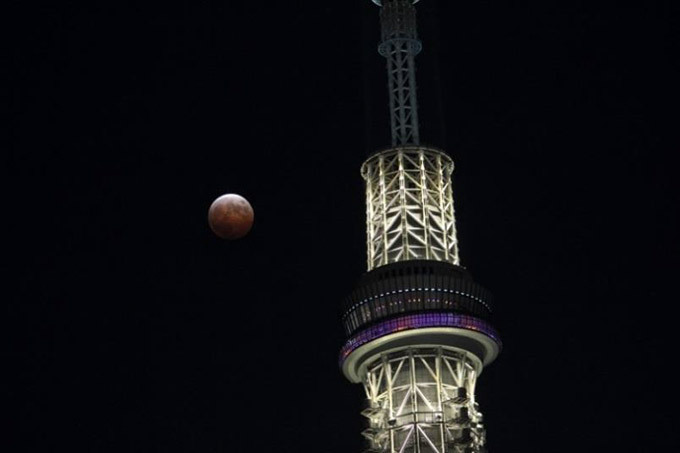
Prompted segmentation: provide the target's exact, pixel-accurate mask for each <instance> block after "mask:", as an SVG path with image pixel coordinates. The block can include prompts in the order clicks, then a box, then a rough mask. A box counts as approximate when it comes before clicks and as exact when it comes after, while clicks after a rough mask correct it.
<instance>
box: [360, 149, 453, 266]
mask: <svg viewBox="0 0 680 453" xmlns="http://www.w3.org/2000/svg"><path fill="white" fill-rule="evenodd" d="M452 171H453V161H451V158H450V157H448V156H447V155H446V154H444V153H443V152H441V151H437V150H435V149H431V148H424V147H416V146H406V147H400V148H396V149H390V150H387V151H383V152H379V153H377V154H375V155H374V156H372V157H371V158H369V159H368V160H367V161H366V162H365V163H364V165H363V166H362V168H361V175H362V176H363V178H364V180H365V181H366V231H367V249H368V269H369V270H371V269H373V268H376V267H378V266H382V265H384V264H389V263H394V262H397V261H403V260H412V259H427V260H438V261H447V262H449V263H452V264H459V259H458V241H457V239H456V222H455V217H454V211H453V195H452V192H451V172H452Z"/></svg>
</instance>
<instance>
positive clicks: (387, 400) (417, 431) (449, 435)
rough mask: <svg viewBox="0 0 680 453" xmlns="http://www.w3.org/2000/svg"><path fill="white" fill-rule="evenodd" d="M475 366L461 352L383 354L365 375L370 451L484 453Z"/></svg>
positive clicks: (429, 350) (427, 350)
mask: <svg viewBox="0 0 680 453" xmlns="http://www.w3.org/2000/svg"><path fill="white" fill-rule="evenodd" d="M476 380H477V372H476V370H475V366H474V364H473V362H472V360H470V358H469V357H468V354H466V353H465V352H456V351H451V350H446V349H443V348H441V347H438V348H431V347H430V348H421V349H414V348H404V349H402V350H399V351H395V352H392V353H390V354H383V355H382V356H381V357H380V359H379V360H377V361H375V362H374V363H373V365H372V366H370V367H369V369H368V371H367V376H366V379H365V381H364V388H365V390H366V396H367V399H368V407H367V408H366V409H365V410H364V411H363V412H362V414H363V415H364V416H365V417H367V418H368V420H369V427H368V428H367V429H365V430H364V431H363V432H362V434H363V435H364V437H366V438H367V439H368V440H369V442H370V448H371V450H370V451H375V452H389V453H396V452H403V453H443V452H451V453H459V452H461V453H462V452H478V451H484V450H483V449H484V444H485V443H486V439H485V432H484V428H483V426H482V423H481V422H482V414H481V413H480V412H479V411H478V409H477V403H475V401H474V390H475V384H476Z"/></svg>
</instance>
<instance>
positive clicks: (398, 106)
mask: <svg viewBox="0 0 680 453" xmlns="http://www.w3.org/2000/svg"><path fill="white" fill-rule="evenodd" d="M416 1H417V0H373V2H374V3H376V4H377V5H379V6H381V11H380V21H381V28H382V41H381V43H380V45H379V48H378V49H379V52H380V54H381V55H383V56H385V57H386V58H387V72H388V88H389V96H390V116H391V132H392V148H390V149H386V150H382V151H378V152H376V153H374V154H373V155H371V156H370V157H369V158H368V159H367V160H366V161H365V162H364V164H363V165H362V167H361V175H362V177H363V178H364V181H365V184H366V236H367V237H366V244H367V262H368V272H367V273H366V274H364V275H363V276H362V277H361V279H360V280H359V282H358V284H357V285H356V286H355V288H354V290H353V291H352V292H351V294H350V295H349V296H348V297H347V299H346V301H345V307H344V310H343V316H342V322H343V325H344V328H345V332H346V334H347V341H346V342H345V344H344V346H343V347H342V348H341V351H340V366H341V368H342V371H343V373H344V375H345V376H346V377H347V379H349V380H350V382H354V383H362V384H363V386H364V389H365V390H366V397H367V408H366V409H365V410H364V411H363V412H362V414H363V415H364V416H366V417H367V418H368V425H369V426H368V427H367V428H366V429H365V430H364V431H363V433H362V434H363V435H364V437H365V438H366V439H367V440H368V443H369V445H368V450H367V451H368V452H375V453H379V452H382V453H482V452H486V433H485V430H484V427H483V425H482V415H481V413H480V411H479V409H478V405H477V403H476V401H475V384H476V380H477V377H478V376H479V375H480V374H481V372H482V370H483V369H484V367H485V366H486V365H488V364H489V363H491V362H492V361H493V360H494V359H495V358H496V356H497V355H498V354H499V352H500V349H501V340H500V336H499V334H498V332H497V331H496V330H495V328H494V327H493V324H492V323H491V316H492V302H491V299H492V297H491V294H490V293H489V292H488V291H487V290H486V289H484V288H483V287H482V286H480V285H478V284H477V283H475V282H474V280H473V279H472V276H471V275H470V273H469V272H468V271H467V270H466V269H464V268H463V267H461V266H460V260H459V257H458V240H457V237H456V224H455V223H456V222H455V215H454V208H453V194H452V187H451V174H452V172H453V161H452V160H451V158H450V157H448V156H447V155H446V154H445V153H444V152H443V151H440V150H438V149H435V148H431V147H425V146H421V145H420V144H419V141H420V138H419V132H418V114H417V105H416V85H415V55H416V54H417V53H418V52H419V51H420V49H421V44H420V41H418V39H417V34H416V16H415V8H414V6H413V4H414V3H416Z"/></svg>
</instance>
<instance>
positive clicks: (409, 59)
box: [374, 0, 422, 147]
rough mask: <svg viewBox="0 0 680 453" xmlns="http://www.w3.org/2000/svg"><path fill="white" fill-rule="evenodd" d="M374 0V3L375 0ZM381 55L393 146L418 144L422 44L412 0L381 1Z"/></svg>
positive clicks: (379, 50)
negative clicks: (418, 57) (418, 58)
mask: <svg viewBox="0 0 680 453" xmlns="http://www.w3.org/2000/svg"><path fill="white" fill-rule="evenodd" d="M374 1H375V0H374ZM376 3H378V4H381V6H382V8H381V9H380V27H381V35H382V40H381V42H380V45H379V46H378V52H379V53H380V55H382V56H383V57H385V58H386V59H387V79H388V90H389V96H390V117H391V118H390V119H391V129H392V146H393V147H396V146H400V145H419V144H420V133H419V131H418V103H417V99H416V64H415V56H416V55H417V54H418V53H420V51H421V49H422V44H421V42H420V40H418V35H417V32H416V9H415V7H414V6H413V3H415V2H414V1H413V0H382V1H381V2H376Z"/></svg>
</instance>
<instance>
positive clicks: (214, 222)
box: [208, 193, 254, 240]
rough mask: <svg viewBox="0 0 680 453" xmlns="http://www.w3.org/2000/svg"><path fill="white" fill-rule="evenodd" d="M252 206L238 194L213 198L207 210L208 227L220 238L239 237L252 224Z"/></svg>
mask: <svg viewBox="0 0 680 453" xmlns="http://www.w3.org/2000/svg"><path fill="white" fill-rule="evenodd" d="M253 219H254V213H253V208H252V206H251V205H250V203H249V202H248V200H246V199H245V198H243V197H242V196H240V195H237V194H234V193H229V194H225V195H222V196H220V197H218V198H217V199H215V201H213V202H212V204H211V205H210V210H209V211H208V224H209V225H210V229H212V230H213V232H214V233H215V234H216V235H217V236H219V237H220V238H222V239H229V240H233V239H240V238H242V237H243V236H245V235H246V234H248V232H249V231H250V229H251V227H252V226H253Z"/></svg>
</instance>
